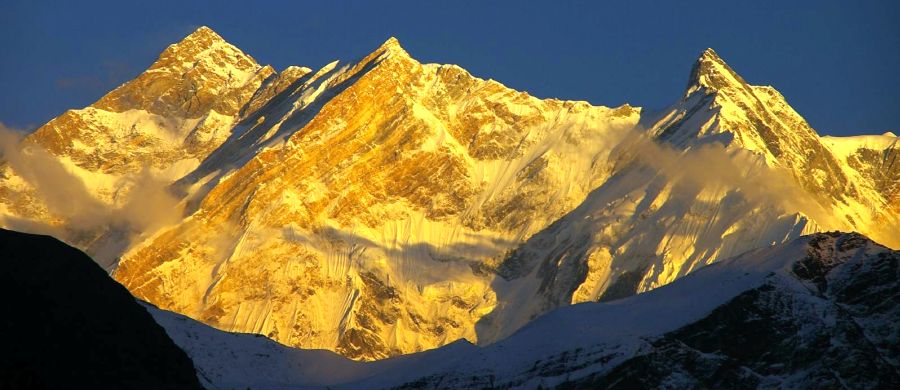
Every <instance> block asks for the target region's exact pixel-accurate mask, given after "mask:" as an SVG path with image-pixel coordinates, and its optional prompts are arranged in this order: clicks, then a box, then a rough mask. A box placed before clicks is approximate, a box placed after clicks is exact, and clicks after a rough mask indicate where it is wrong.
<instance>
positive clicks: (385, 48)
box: [376, 37, 407, 54]
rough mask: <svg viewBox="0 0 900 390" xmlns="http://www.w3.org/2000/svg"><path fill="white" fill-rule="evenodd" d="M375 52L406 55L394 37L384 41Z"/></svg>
mask: <svg viewBox="0 0 900 390" xmlns="http://www.w3.org/2000/svg"><path fill="white" fill-rule="evenodd" d="M376 52H390V53H402V54H407V53H406V50H404V49H403V47H401V46H400V41H398V40H397V38H395V37H390V38H388V39H387V40H386V41H384V43H382V44H381V46H379V47H378V50H376Z"/></svg>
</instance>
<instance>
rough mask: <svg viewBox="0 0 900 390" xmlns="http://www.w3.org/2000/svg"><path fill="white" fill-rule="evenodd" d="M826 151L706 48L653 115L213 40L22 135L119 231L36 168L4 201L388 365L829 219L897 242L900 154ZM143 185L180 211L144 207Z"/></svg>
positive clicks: (151, 296)
mask: <svg viewBox="0 0 900 390" xmlns="http://www.w3.org/2000/svg"><path fill="white" fill-rule="evenodd" d="M67 118H68V119H67ZM636 128H638V129H637V130H636ZM640 128H646V129H647V130H640ZM825 144H827V142H826V143H825ZM825 144H823V141H820V139H819V137H818V136H817V135H816V133H815V132H814V131H813V130H812V129H811V128H809V126H808V125H807V124H806V123H805V121H803V120H802V118H801V117H800V116H799V115H798V114H797V113H796V112H794V111H793V110H792V109H791V108H790V106H788V105H787V103H786V102H785V101H784V99H783V98H782V97H781V96H780V95H779V94H778V93H777V92H776V91H775V90H774V89H771V88H768V87H751V86H749V85H747V84H746V83H745V82H744V81H743V80H742V79H741V78H740V76H738V75H737V74H736V73H734V72H733V71H732V70H731V69H730V68H729V67H728V66H727V65H725V63H724V61H722V60H721V59H720V58H718V56H716V55H715V53H713V52H712V51H708V52H706V53H704V54H703V56H702V57H701V58H700V59H699V60H698V63H697V66H695V70H694V72H693V74H692V76H691V81H690V86H689V88H688V90H687V92H686V93H685V96H684V98H683V99H681V100H679V101H678V102H677V103H676V104H675V105H673V107H672V108H670V109H669V110H667V111H665V112H663V113H662V114H658V115H655V114H646V113H643V112H642V110H641V109H640V108H635V107H631V106H628V105H625V106H622V107H618V108H607V107H599V106H592V105H590V104H588V103H586V102H572V101H560V100H555V99H545V100H542V99H537V98H534V97H532V96H530V95H528V94H527V93H523V92H518V91H514V90H512V89H509V88H507V87H505V86H503V85H502V84H500V83H498V82H496V81H493V80H484V79H480V78H477V77H475V76H472V75H471V74H469V73H468V72H466V71H465V70H463V69H461V68H459V67H457V66H454V65H437V64H422V63H419V62H418V61H416V60H415V59H414V58H412V57H411V56H410V55H409V53H407V52H406V51H405V50H404V49H403V48H402V47H401V46H400V44H399V42H397V40H395V39H393V38H392V39H389V40H388V41H386V42H385V43H384V44H383V45H382V46H381V47H379V48H377V49H376V50H375V51H373V52H372V53H371V54H369V55H367V56H365V57H363V58H361V59H359V60H357V61H353V62H348V63H343V62H338V61H336V62H334V63H331V64H329V65H327V66H325V67H323V68H322V69H319V70H312V69H309V68H303V67H289V68H287V69H285V70H284V71H282V72H280V73H276V72H274V71H273V70H272V69H271V68H270V67H266V66H260V65H258V64H257V63H256V62H255V61H254V60H253V59H252V58H251V57H249V56H247V55H245V54H243V53H242V52H240V50H238V49H236V48H234V47H233V46H231V45H229V44H227V43H226V42H225V41H224V40H222V39H221V37H219V36H218V35H216V34H215V33H214V32H212V31H211V30H209V29H208V28H201V29H199V30H198V31H196V32H195V33H193V34H191V35H190V36H188V37H187V38H185V39H184V40H183V41H182V42H180V43H177V44H175V45H172V46H170V47H169V48H168V49H166V51H164V52H163V54H162V55H161V56H160V59H159V60H158V61H157V62H156V63H154V64H153V65H152V66H151V67H150V69H148V70H147V71H146V72H144V73H143V74H141V75H140V76H138V77H137V78H136V79H134V80H132V81H130V82H128V83H126V84H124V85H123V86H121V87H119V88H117V89H116V90H114V91H112V92H111V93H109V94H108V95H107V96H105V97H103V98H102V99H101V100H100V101H98V102H97V103H95V104H94V105H92V106H91V107H89V108H86V109H84V110H76V111H70V112H68V113H66V114H64V115H63V116H61V117H60V118H57V119H55V120H54V121H51V122H49V123H48V124H47V125H45V126H44V127H42V128H41V129H39V130H38V131H37V132H36V133H35V134H33V135H31V136H29V137H28V138H26V139H25V140H24V141H23V142H22V146H21V148H22V149H26V148H28V147H29V146H31V147H33V148H34V149H35V150H45V151H46V152H47V153H46V155H47V158H48V159H51V160H53V161H54V163H55V164H57V165H59V166H61V169H62V172H66V173H67V174H68V175H69V176H73V177H74V180H75V183H78V182H81V183H82V185H83V187H84V190H83V192H84V193H86V194H88V195H89V198H90V199H92V200H91V202H92V203H91V204H92V205H93V204H94V203H93V202H94V200H96V202H97V204H98V205H99V206H97V207H98V208H101V209H102V208H103V207H107V208H112V209H116V210H120V209H121V210H122V212H121V213H119V214H116V218H114V220H115V221H119V223H117V224H115V225H114V227H115V228H113V229H111V228H109V226H108V225H107V224H103V225H101V226H97V227H94V228H91V229H86V228H83V227H82V225H80V224H79V223H76V222H73V221H76V219H75V218H72V216H71V215H70V214H71V213H68V214H67V213H65V212H63V211H65V210H61V209H60V207H59V205H58V203H59V202H56V203H54V202H51V201H49V200H48V199H46V196H45V192H46V191H44V190H45V189H46V188H44V189H41V188H39V187H41V186H40V185H35V183H36V182H35V181H34V180H30V179H29V178H33V176H36V175H34V174H32V175H30V176H29V175H27V174H22V173H21V171H22V169H18V170H17V169H15V168H16V167H19V168H21V167H22V166H23V164H19V165H15V164H11V163H10V164H7V165H6V166H5V167H4V169H5V170H4V175H5V176H4V177H5V179H4V182H3V183H4V185H3V186H2V187H0V200H2V203H3V205H4V206H5V209H4V210H5V211H4V220H3V221H4V224H5V225H13V224H17V225H18V226H31V225H27V224H26V222H29V223H30V221H39V222H41V223H45V224H49V225H52V226H56V227H60V228H61V229H62V231H63V232H64V233H65V234H66V235H67V236H66V237H65V238H66V239H67V240H69V241H70V242H73V243H75V244H77V245H79V246H80V247H83V248H86V249H87V250H88V251H89V252H90V253H92V254H94V255H97V257H98V259H99V261H100V262H101V264H103V265H105V266H106V267H107V269H109V270H111V271H114V272H113V275H114V277H115V278H116V279H117V280H118V281H120V282H121V283H123V284H124V285H126V286H127V287H128V288H129V289H130V290H131V291H132V292H133V293H134V294H135V295H136V296H138V297H140V298H142V299H145V300H148V301H150V302H152V303H154V304H156V305H158V306H160V307H161V308H163V309H169V310H173V311H177V312H180V313H184V314H186V315H188V316H190V317H192V318H195V319H199V320H201V321H203V322H205V323H207V324H210V325H212V326H214V327H217V328H220V329H225V330H231V331H241V332H252V333H260V334H265V335H268V336H270V337H272V338H273V339H275V340H277V341H279V342H282V343H285V344H288V345H292V346H300V347H304V348H324V349H330V350H333V351H337V352H339V353H341V354H343V355H345V356H348V357H352V358H354V359H367V360H370V359H379V358H384V357H387V356H392V355H397V354H401V353H409V352H415V351H420V350H423V349H428V348H433V347H436V346H440V345H444V344H447V343H449V342H451V341H454V340H457V339H459V338H466V339H468V340H470V341H472V342H479V343H487V342H491V341H496V340H498V339H500V338H502V337H504V336H506V335H509V334H510V333H511V332H513V331H514V330H516V329H518V328H519V327H521V326H522V325H524V324H526V323H527V322H528V321H530V320H531V319H532V318H534V317H535V316H537V315H539V314H542V313H544V312H546V311H548V310H551V309H553V308H556V307H560V306H565V305H569V304H571V303H577V302H585V301H594V300H598V299H599V300H610V299H614V298H618V297H623V296H628V295H631V294H634V293H635V292H640V291H646V290H649V289H653V288H656V287H659V286H661V285H664V284H666V283H669V282H671V281H672V280H674V279H676V278H678V277H681V276H683V275H685V274H687V273H689V272H691V271H692V270H694V269H696V268H699V267H700V266H702V265H705V264H709V263H712V262H715V261H717V260H719V259H722V258H726V257H729V256H732V255H736V254H738V253H741V252H743V251H746V250H748V249H751V248H755V247H761V246H768V245H772V244H773V243H780V242H784V241H787V240H790V239H793V238H795V237H797V236H799V235H800V234H801V233H804V232H811V231H815V230H817V229H820V228H822V227H825V228H847V227H853V228H855V229H859V230H863V231H866V232H871V233H872V234H873V235H875V236H876V237H878V234H881V235H882V236H886V237H888V238H890V237H891V235H890V234H888V233H880V230H878V228H876V226H878V224H876V223H873V222H872V221H874V220H876V219H878V218H882V220H885V221H892V220H896V218H897V214H896V212H895V211H894V210H893V209H891V208H890V207H880V208H879V207H876V206H878V205H882V206H884V205H887V204H889V202H890V201H889V200H888V199H889V197H890V196H896V194H895V192H896V191H894V190H895V188H894V187H896V186H893V185H892V184H891V183H892V181H891V180H894V179H893V178H894V176H896V175H895V172H896V171H897V169H898V167H897V166H896V165H895V164H892V163H890V161H893V160H891V158H892V157H890V156H893V154H892V153H893V150H894V149H884V148H883V149H879V150H881V152H874V153H875V154H877V153H883V154H882V155H883V156H884V158H882V159H881V160H879V159H878V158H877V156H875V155H871V156H870V154H871V153H870V152H862V153H863V154H865V156H862V155H860V156H862V157H859V158H856V159H855V160H852V161H851V160H848V159H846V158H845V157H840V156H838V157H836V156H837V154H835V153H834V152H833V151H832V149H829V147H827V146H825ZM38 147H39V148H38ZM875 163H879V164H882V165H878V166H875V165H873V164H875ZM853 164H856V166H855V167H854V165H853ZM709 167H716V169H709ZM31 173H34V172H31ZM64 176H65V175H64ZM67 177H68V176H67ZM147 177H149V178H150V179H146V178H147ZM146 181H150V182H152V183H155V184H164V185H165V188H166V191H165V196H160V197H154V198H153V199H157V198H165V201H166V202H164V204H166V205H167V206H166V207H152V208H151V207H140V205H142V204H144V203H141V202H136V201H134V196H132V195H129V194H141V193H143V192H147V191H144V189H146V188H148V186H142V185H141V183H145V182H146ZM38 184H40V183H38ZM44 187H46V186H44ZM51 187H52V186H51ZM70 187H72V186H70ZM74 187H78V186H77V185H76V186H74ZM157 187H158V186H157ZM892 194H893V195H892ZM136 205H137V206H136ZM126 206H127V207H126ZM92 207H93V206H92ZM867 207H868V208H867ZM133 209H154V210H156V209H172V210H176V211H177V218H174V219H173V218H170V219H165V220H163V221H159V220H156V219H153V218H147V217H146V216H141V218H138V219H137V220H135V218H133V216H132V214H133V213H132V212H131V211H132V210H133ZM872 210H879V213H880V214H878V215H879V216H876V213H874V212H873V211H872ZM76 215H77V216H80V217H81V218H80V219H77V221H83V220H85V218H84V216H83V215H81V214H76ZM892 218H893V219H892ZM148 221H150V222H153V223H150V222H148Z"/></svg>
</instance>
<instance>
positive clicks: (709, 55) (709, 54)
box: [700, 47, 719, 60]
mask: <svg viewBox="0 0 900 390" xmlns="http://www.w3.org/2000/svg"><path fill="white" fill-rule="evenodd" d="M704 58H709V59H712V58H719V54H718V53H716V51H715V50H713V48H711V47H708V48H706V50H704V51H703V54H701V55H700V59H701V60H702V59H704Z"/></svg>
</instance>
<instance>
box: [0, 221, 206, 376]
mask: <svg viewBox="0 0 900 390" xmlns="http://www.w3.org/2000/svg"><path fill="white" fill-rule="evenodd" d="M0 297H2V299H3V315H2V316H0V388H3V389H31V388H38V389H41V388H44V389H74V388H86V389H91V388H93V389H101V388H111V389H194V388H201V386H200V384H199V382H198V380H197V377H196V374H195V371H194V365H193V363H192V362H191V360H190V359H189V358H188V356H187V355H186V354H185V353H184V352H183V351H182V350H181V349H179V348H178V347H177V346H176V345H175V344H174V343H173V342H172V340H171V339H169V337H168V336H167V335H166V333H165V331H164V330H163V328H161V327H160V326H159V325H157V324H156V322H154V320H153V318H152V317H151V316H150V315H149V314H148V313H147V311H146V310H145V309H144V308H143V307H141V306H140V305H139V304H138V303H137V302H136V301H135V299H134V297H132V296H131V294H129V293H128V290H126V289H125V288H124V287H122V286H121V285H119V284H118V283H116V282H115V281H113V280H112V279H111V278H110V277H109V276H108V275H107V274H106V273H105V272H104V271H103V270H102V269H100V267H99V266H98V265H97V264H96V263H94V261H92V260H91V259H90V258H89V257H88V256H87V255H85V254H84V253H82V252H81V251H79V250H77V249H74V248H72V247H69V246H68V245H65V244H63V243H61V242H59V241H57V240H56V239H54V238H51V237H48V236H39V235H31V234H24V233H18V232H13V231H9V230H2V229H0Z"/></svg>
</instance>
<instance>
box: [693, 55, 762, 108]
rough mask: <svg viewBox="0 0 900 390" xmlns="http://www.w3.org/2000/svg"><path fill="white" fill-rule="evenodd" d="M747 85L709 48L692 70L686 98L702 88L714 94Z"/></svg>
mask: <svg viewBox="0 0 900 390" xmlns="http://www.w3.org/2000/svg"><path fill="white" fill-rule="evenodd" d="M746 85H747V82H746V81H744V79H743V78H741V76H740V75H738V74H737V73H735V71H734V70H732V69H731V67H729V66H728V64H726V63H725V61H724V60H722V58H721V57H719V55H718V54H717V53H716V51H715V50H713V49H712V48H708V49H706V50H704V51H703V53H702V54H701V55H700V57H699V58H697V61H696V62H695V63H694V67H693V68H692V69H691V77H690V80H689V83H688V91H687V93H686V94H685V97H687V96H688V95H690V94H691V93H693V92H694V91H696V90H698V89H699V88H701V87H703V88H706V89H707V90H709V91H710V92H712V91H719V90H721V89H725V88H729V87H745V86H746Z"/></svg>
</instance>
